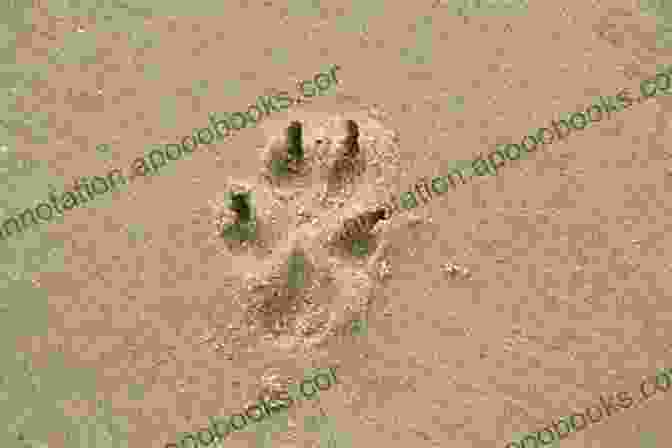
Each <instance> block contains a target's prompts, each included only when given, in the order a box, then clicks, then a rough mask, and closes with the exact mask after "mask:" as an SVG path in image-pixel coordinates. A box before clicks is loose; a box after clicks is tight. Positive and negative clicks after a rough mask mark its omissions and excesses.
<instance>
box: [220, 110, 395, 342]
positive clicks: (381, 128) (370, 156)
mask: <svg viewBox="0 0 672 448" xmlns="http://www.w3.org/2000/svg"><path fill="white" fill-rule="evenodd" d="M298 114H299V113H298V112H294V115H295V116H294V117H290V119H289V120H287V121H286V122H284V123H283V125H282V128H281V130H279V131H277V132H275V133H272V134H271V135H270V136H269V137H268V139H267V144H266V145H265V146H263V147H262V148H258V153H259V159H260V165H261V166H260V171H259V176H257V177H256V178H254V179H246V180H234V179H230V180H229V181H228V182H227V184H226V191H224V192H222V193H221V196H220V198H219V199H218V200H214V201H213V202H212V209H213V218H214V223H213V224H214V226H213V227H214V232H213V235H214V237H215V242H214V244H216V245H219V244H222V245H225V246H227V247H228V248H229V249H230V250H231V251H232V256H234V257H237V256H241V257H248V256H249V255H250V253H252V254H254V255H255V256H254V257H253V258H252V261H250V258H246V262H245V263H246V266H245V267H244V268H241V270H240V272H239V273H238V274H237V275H238V276H239V279H240V282H239V287H238V288H237V291H236V293H235V294H234V303H236V304H237V305H238V306H239V307H240V309H241V311H242V313H241V316H242V317H241V318H240V319H241V320H242V322H241V323H243V324H245V327H246V328H247V329H248V330H249V331H250V332H251V334H252V335H254V336H256V337H257V339H256V340H258V341H259V342H260V343H268V342H270V343H273V344H276V345H277V346H282V347H285V348H289V349H292V350H293V349H306V350H310V349H312V348H315V347H317V346H318V345H320V344H323V343H327V342H328V341H329V340H331V339H333V336H334V335H335V334H338V333H341V334H342V333H343V329H350V327H351V326H353V322H355V321H358V322H361V321H362V319H361V316H362V315H363V313H367V311H368V309H369V307H370V306H371V304H372V301H373V300H372V298H373V291H374V289H375V286H376V285H377V284H379V283H381V282H382V281H384V277H383V276H381V275H379V269H380V268H379V265H378V264H377V263H378V262H379V260H380V258H382V256H383V254H384V250H383V249H384V247H385V245H386V238H385V229H386V224H387V223H388V221H389V220H390V216H389V214H388V211H387V210H386V209H385V208H384V207H382V206H381V205H380V204H381V203H382V202H383V201H384V200H385V199H387V197H388V196H387V195H388V192H387V191H386V188H387V186H388V185H390V184H394V182H395V181H396V180H397V176H399V172H400V170H399V151H398V140H399V139H398V136H397V133H396V132H394V131H393V130H390V129H389V128H388V127H387V126H386V124H385V123H384V122H383V121H382V119H381V117H380V116H377V115H373V114H371V112H370V111H367V110H360V111H357V112H353V113H351V114H350V115H349V116H347V117H346V116H343V115H342V114H334V115H329V114H317V113H315V114H313V115H306V113H305V112H304V113H303V115H301V116H299V115H298ZM234 248H236V251H234V250H233V249H234ZM255 248H256V249H258V248H264V249H265V250H263V251H258V250H255ZM241 266H242V263H241ZM356 325H357V329H356V331H357V332H364V328H363V326H361V324H356ZM353 331H355V330H354V329H353Z"/></svg>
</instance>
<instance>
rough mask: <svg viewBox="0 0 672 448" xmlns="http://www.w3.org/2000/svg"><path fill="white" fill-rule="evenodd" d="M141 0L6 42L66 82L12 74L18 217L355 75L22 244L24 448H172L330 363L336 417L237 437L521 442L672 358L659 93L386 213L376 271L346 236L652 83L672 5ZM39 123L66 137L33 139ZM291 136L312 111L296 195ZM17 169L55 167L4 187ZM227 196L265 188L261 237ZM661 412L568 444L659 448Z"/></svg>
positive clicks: (8, 266) (330, 399)
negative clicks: (153, 155) (228, 207)
mask: <svg viewBox="0 0 672 448" xmlns="http://www.w3.org/2000/svg"><path fill="white" fill-rule="evenodd" d="M26 3H29V2H26ZM52 3H53V4H52ZM59 3H62V2H59ZM89 3H91V4H92V5H93V4H94V3H95V2H89ZM113 3H114V2H113ZM137 3H138V5H137V6H134V7H133V8H132V9H130V10H129V9H128V8H127V7H124V6H123V5H121V3H119V4H116V3H115V4H114V5H112V6H105V7H102V6H101V7H99V8H98V9H97V10H95V11H94V9H95V8H93V7H92V9H91V10H90V12H87V11H86V7H84V6H81V5H80V6H79V7H75V6H73V7H72V8H71V9H67V10H66V9H64V8H63V6H58V5H56V3H55V2H47V1H44V2H34V4H35V5H36V6H37V7H35V8H32V9H25V11H26V14H28V15H29V16H28V17H30V18H31V21H32V28H31V27H30V26H28V27H27V28H26V27H24V28H23V29H21V30H20V31H17V32H16V33H15V34H14V36H15V38H16V40H15V44H14V45H15V47H16V52H15V57H14V56H12V57H11V58H14V59H12V60H11V61H10V62H7V67H8V68H7V69H6V70H7V71H8V72H9V71H12V70H14V71H20V72H21V71H26V72H27V71H29V69H30V70H33V69H32V68H30V67H37V66H41V65H40V64H42V65H44V64H49V63H51V64H52V65H49V66H46V67H47V68H46V69H45V71H44V72H43V73H42V75H43V76H41V77H35V79H34V80H32V82H29V81H30V79H28V78H29V76H28V75H25V77H24V79H23V80H22V81H21V82H22V84H21V85H22V86H23V87H21V89H22V90H21V89H20V90H19V91H16V92H14V91H12V90H11V89H12V82H14V81H12V80H13V79H15V78H16V79H19V78H20V76H19V77H15V78H12V77H11V76H9V75H3V77H2V78H1V82H2V85H0V89H1V90H2V91H1V92H0V94H1V95H3V97H4V95H7V98H8V99H7V100H5V101H4V103H3V107H5V109H3V110H4V111H5V112H6V113H5V112H3V114H5V115H3V116H0V120H5V121H8V122H9V125H8V126H9V127H10V128H12V129H13V130H12V131H9V130H7V129H3V130H2V132H4V134H0V137H2V138H4V139H6V143H3V142H2V141H0V144H4V145H6V150H3V152H2V153H0V155H1V156H2V163H3V164H5V165H3V173H4V174H3V175H6V176H7V179H6V180H7V182H5V184H6V186H5V190H3V191H4V192H5V193H3V194H5V195H6V197H7V198H6V199H5V203H4V204H5V205H4V206H3V208H4V207H8V208H12V207H13V208H16V209H19V208H21V209H23V208H26V207H29V206H31V205H32V204H34V203H35V201H38V200H44V199H45V198H46V197H47V193H48V191H49V185H50V184H52V185H54V186H55V187H56V188H60V189H62V188H63V186H64V185H66V184H71V183H72V179H74V178H76V177H78V176H93V175H104V173H106V172H107V171H109V170H110V169H113V168H123V169H124V170H128V169H129V167H130V166H131V162H132V161H133V160H134V159H136V158H137V157H142V156H143V155H145V154H147V153H148V152H149V151H150V150H151V149H152V148H154V147H157V146H156V145H158V144H161V143H170V142H176V141H178V139H181V138H182V137H183V136H185V135H187V134H190V133H192V132H194V130H197V129H198V128H203V127H205V126H207V125H208V114H210V113H215V114H217V116H218V117H223V116H224V114H225V113H227V112H228V113H233V112H237V111H243V110H245V109H246V108H247V107H248V105H250V104H254V102H255V101H257V98H258V97H259V96H261V95H271V94H273V93H274V92H277V91H283V90H284V91H287V92H289V93H290V94H291V96H292V97H296V96H297V95H299V93H300V90H299V87H298V83H300V82H301V81H303V80H310V79H313V78H314V76H315V75H317V74H318V73H320V72H324V73H328V72H329V70H330V68H331V67H333V66H334V65H337V66H338V67H339V69H338V71H337V73H336V76H337V78H338V83H337V84H334V85H332V86H331V87H330V88H329V89H327V90H325V91H324V92H323V93H322V94H320V95H316V96H314V97H312V98H309V99H305V100H304V101H302V102H301V103H300V104H296V105H293V106H292V107H290V108H288V109H286V110H282V111H276V112H272V113H271V114H270V115H269V116H267V117H265V118H264V119H263V120H261V121H260V122H259V123H258V124H257V125H256V126H254V127H250V128H247V129H243V130H241V131H239V132H237V133H236V134H235V135H234V136H232V137H229V138H227V139H225V140H223V141H220V142H218V143H217V144H212V145H207V147H206V146H201V147H199V149H198V150H197V151H195V152H194V153H193V154H192V155H190V156H186V157H184V158H183V159H181V160H177V161H170V162H169V163H168V164H167V165H166V166H165V167H163V168H161V169H160V171H159V172H158V173H157V174H156V175H152V176H148V177H147V178H138V179H135V180H134V181H133V182H132V184H131V185H130V186H128V187H126V188H124V189H123V190H122V191H119V192H116V193H114V194H109V195H106V196H104V197H101V198H100V199H99V200H98V201H96V203H95V204H92V205H89V206H87V207H81V208H77V209H74V210H72V211H71V212H70V213H69V214H68V215H67V216H65V217H64V218H62V219H59V220H57V221H55V222H52V223H48V224H46V223H45V224H41V225H40V226H36V227H34V228H32V229H31V230H27V231H26V234H25V235H24V236H23V237H19V238H16V239H12V240H11V241H7V242H2V241H0V243H1V244H2V247H1V248H0V251H1V252H2V260H3V270H2V274H3V276H2V287H3V288H4V291H3V294H2V295H3V297H2V299H0V328H1V329H0V336H2V337H1V338H0V339H2V341H3V342H2V350H3V352H2V354H1V355H2V363H0V375H1V376H2V378H1V380H2V381H1V382H0V397H2V398H3V400H4V401H3V400H0V404H1V405H0V408H3V410H2V411H0V428H5V427H7V428H9V430H8V431H7V433H6V434H1V433H2V432H3V431H0V445H1V446H3V447H5V446H7V447H13V446H17V447H18V446H24V444H25V446H30V445H29V443H32V446H35V447H37V446H49V447H50V448H52V447H53V448H61V447H63V448H65V447H73V446H82V447H85V446H86V447H89V448H94V447H95V448H98V447H156V448H161V447H164V446H165V445H166V444H169V443H179V439H180V438H181V437H182V436H183V435H185V434H187V433H190V432H195V431H198V430H199V429H202V428H204V427H206V426H207V425H208V423H209V422H208V418H209V417H212V416H228V415H231V414H234V413H237V412H239V411H240V410H242V409H244V408H245V407H246V406H248V405H249V404H251V403H253V402H255V401H258V400H259V399H260V397H261V396H263V395H264V394H265V393H266V392H268V391H269V390H273V389H274V388H275V389H278V390H280V389H282V387H283V384H287V383H289V382H292V381H300V380H301V379H303V378H304V377H310V376H311V375H312V373H311V372H314V369H326V368H328V367H330V366H337V371H338V377H339V381H340V384H337V385H336V386H334V387H332V388H331V389H329V390H327V391H323V392H320V394H319V402H318V401H317V400H312V401H311V400H304V401H303V402H301V403H300V404H299V405H298V406H294V407H292V408H291V409H289V410H288V412H287V413H286V414H283V415H280V416H278V417H277V418H274V419H273V420H272V421H273V422H274V423H273V424H271V423H269V422H267V423H263V422H262V423H255V424H251V425H250V426H249V428H248V429H246V430H245V431H239V432H235V433H234V434H232V435H231V436H230V437H229V438H228V439H227V440H226V441H225V442H224V446H226V447H262V446H273V447H279V448H290V447H313V446H318V444H319V446H322V447H328V446H329V447H338V448H342V447H345V446H348V447H350V446H352V447H364V446H372V447H373V446H375V447H389V448H394V447H409V446H412V447H417V448H422V447H452V446H460V447H474V448H479V447H497V448H503V447H504V446H505V445H506V444H507V443H508V442H510V441H512V440H520V438H522V436H523V435H525V434H527V433H530V432H533V431H537V430H540V429H542V428H543V427H545V426H547V425H549V424H551V423H552V422H553V421H555V420H557V419H560V418H562V417H565V416H567V415H569V414H571V413H572V412H575V411H582V410H585V408H586V407H588V406H591V405H594V404H595V403H599V397H600V394H613V393H616V392H619V391H624V390H629V391H633V390H634V391H636V390H637V388H638V385H639V384H640V382H641V380H642V378H643V377H645V376H650V375H654V374H655V373H656V372H657V371H658V369H662V368H672V356H671V355H670V348H671V347H672V317H671V316H672V314H671V313H672V304H671V303H672V302H670V297H672V294H670V293H668V292H667V289H668V288H669V287H670V286H669V285H668V283H670V278H672V277H670V270H671V268H672V263H671V262H670V259H669V256H668V255H669V252H670V248H672V237H670V236H668V233H670V232H669V230H670V229H671V227H670V224H669V223H670V222H672V199H671V198H672V195H669V194H670V193H671V192H672V177H670V173H672V163H671V161H670V145H669V144H668V143H669V141H670V136H671V134H670V131H668V120H669V118H668V117H669V114H670V111H671V110H672V102H671V101H672V100H670V98H668V97H666V96H664V95H661V96H660V98H656V99H655V100H650V101H648V102H646V103H645V104H639V105H637V106H636V107H632V109H629V110H627V111H623V112H619V113H616V114H613V115H612V118H611V119H610V120H608V121H607V120H605V121H603V122H601V123H597V124H592V125H591V126H590V127H588V128H587V129H585V130H583V131H574V132H573V133H572V134H571V135H570V136H569V137H568V138H567V139H565V140H564V141H562V142H556V143H554V144H553V145H550V146H548V147H546V148H544V149H542V150H539V151H537V152H536V153H534V154H533V155H530V156H529V157H526V158H524V160H519V161H516V162H511V163H510V164H509V166H507V167H506V168H504V169H502V170H500V173H499V175H498V176H484V177H481V178H475V179H471V180H470V181H469V183H467V184H466V185H461V186H460V187H459V188H457V189H455V190H454V191H450V192H448V193H447V194H445V195H443V196H442V197H439V198H434V199H433V200H432V201H431V202H429V203H427V204H426V205H422V204H421V205H420V206H419V207H417V208H416V209H413V210H407V211H403V212H401V213H398V214H396V215H394V216H393V217H392V218H391V219H389V220H384V221H382V222H379V223H375V226H373V224H372V227H373V228H372V229H371V230H372V232H371V235H368V236H367V237H366V238H367V241H366V242H367V244H368V246H367V247H368V249H366V251H365V253H364V254H363V255H362V254H359V255H358V254H356V253H355V252H356V251H353V250H352V248H351V247H350V246H348V244H350V243H348V242H347V241H346V242H343V241H340V242H339V241H335V240H334V235H338V232H339V230H341V229H342V227H341V226H342V223H343V221H344V220H346V219H348V218H352V217H356V216H358V215H359V214H362V213H365V212H366V211H367V210H368V211H371V210H373V209H375V207H376V205H377V204H380V203H381V201H386V200H388V199H389V194H390V193H392V194H397V195H398V194H400V193H401V192H404V191H408V190H411V189H412V188H413V185H414V184H415V183H416V181H417V180H418V179H419V178H422V177H427V178H430V179H431V178H432V177H433V176H436V175H440V174H447V172H448V171H449V170H450V169H451V167H454V166H455V165H456V164H458V163H459V161H461V160H469V159H472V158H474V157H476V156H477V155H478V154H487V153H488V152H490V151H493V150H494V149H495V148H496V146H497V145H499V144H502V143H509V142H519V141H520V139H521V138H522V137H523V136H525V135H527V134H529V133H532V132H536V130H537V129H538V128H540V127H544V126H546V125H548V124H549V122H550V121H551V120H553V119H558V118H565V117H566V115H567V114H570V113H573V112H576V111H582V110H585V109H586V108H587V107H588V106H589V105H590V104H592V103H594V102H595V101H596V98H598V97H599V96H600V95H611V96H613V95H616V93H617V92H618V91H619V90H620V89H622V88H626V87H627V88H629V89H630V90H631V91H632V92H634V94H635V95H638V94H639V83H640V81H641V80H642V79H644V78H645V77H651V76H654V75H655V73H657V72H659V71H661V70H662V68H663V67H664V66H669V65H670V64H672V51H671V50H670V49H669V48H666V47H665V45H666V44H665V41H664V37H665V35H664V31H665V30H664V27H665V23H666V22H665V21H666V20H667V21H668V23H669V20H670V17H669V16H668V17H667V18H666V17H665V16H664V15H663V13H664V12H665V11H663V10H662V9H661V10H660V11H658V10H655V8H654V9H652V8H649V9H647V10H646V11H648V12H649V13H648V14H644V12H646V11H645V10H644V9H641V8H640V7H639V6H638V5H637V2H634V1H625V0H610V1H609V2H606V1H605V2H602V1H590V2H589V1H578V0H569V1H566V2H554V1H550V0H539V1H533V2H529V3H530V4H529V6H527V7H522V6H516V7H515V8H513V9H509V10H508V11H509V13H508V14H507V13H506V11H507V9H506V8H504V7H501V6H498V7H492V8H490V9H488V8H486V7H483V8H482V9H480V10H477V9H475V7H465V8H463V10H462V15H458V9H459V8H458V7H457V6H456V5H457V4H463V3H470V2H450V1H444V0H439V1H434V0H427V1H419V2H392V1H387V2H383V1H382V0H370V1H366V0H364V1H361V2H344V1H341V0H333V1H332V0H329V1H322V2H311V1H308V0H305V1H303V0H301V1H300V0H292V1H287V2H280V1H265V2H261V1H258V2H248V1H242V0H241V1H236V2H226V5H225V6H222V4H221V3H222V2H221V0H220V1H219V2H215V1H214V0H213V1H207V2H206V1H203V2H202V3H203V4H202V5H198V4H193V5H192V4H191V3H198V2H186V3H184V4H182V3H181V4H179V5H178V4H175V5H173V4H172V3H170V2H168V3H166V5H162V4H161V5H160V4H158V2H157V5H154V4H153V3H152V2H150V1H142V2H137ZM471 3H473V2H471ZM483 3H496V2H494V1H491V2H485V1H484V2H483ZM503 3H506V2H503ZM509 3H513V2H509ZM517 3H520V2H517ZM523 3H524V2H523ZM84 4H88V3H87V2H82V5H84ZM106 4H107V3H106ZM206 4H207V5H206ZM120 5H121V6H120ZM2 8H6V6H2ZM661 11H662V12H661ZM143 14H144V16H143ZM661 27H662V28H661ZM11 33H12V32H10V34H11ZM661 36H662V37H661ZM59 49H61V50H62V51H61V53H59V51H58V50H59ZM2 57H3V58H9V56H6V55H4V53H3V56H2ZM11 58H10V59H11ZM3 73H4V72H3ZM10 100H11V101H14V100H15V103H13V104H14V105H11V104H10ZM27 114H33V115H34V116H35V117H37V118H40V119H44V120H45V122H44V123H42V124H40V125H36V124H35V123H32V124H25V123H24V124H21V123H20V119H21V117H24V118H25V117H26V116H28V115H27ZM31 116H32V115H31ZM3 117H4V118H3ZM17 117H18V118H17ZM346 119H351V120H353V121H354V122H356V123H357V124H358V126H359V133H360V135H359V143H360V152H359V153H358V155H357V157H358V159H357V161H356V163H357V164H359V165H357V166H358V167H359V168H358V170H355V171H353V173H352V175H351V176H349V175H344V177H339V176H340V174H338V173H337V172H336V171H338V170H336V168H334V166H335V165H334V164H335V163H337V161H338V160H340V159H339V158H342V157H345V156H344V151H345V149H344V147H343V146H342V145H341V146H339V142H342V141H343V139H344V138H345V134H344V132H345V131H344V128H343V123H344V121H343V120H346ZM291 121H299V122H301V123H302V124H303V141H304V149H305V153H306V164H307V165H306V166H305V167H304V168H306V170H305V171H303V172H301V174H300V175H299V174H297V175H292V176H289V177H286V178H281V179H273V176H272V175H269V169H268V166H269V163H270V162H268V161H269V160H270V158H272V157H273V151H278V150H277V147H279V146H278V145H281V143H282V139H281V137H282V135H283V134H282V133H283V129H284V128H285V127H287V126H288V125H289V123H290V122H291ZM31 126H32V127H31ZM39 126H42V127H39ZM36 135H38V136H41V139H38V138H37V137H36ZM101 144H109V145H110V146H109V150H108V151H107V152H104V151H101V150H97V149H96V147H97V146H98V145H101ZM274 145H275V146H274ZM274 148H276V149H274ZM280 152H282V151H280ZM10 161H29V162H27V163H33V164H39V166H40V168H39V169H37V168H36V169H34V170H33V171H31V172H30V173H29V174H27V175H23V174H21V173H23V171H19V170H20V169H22V168H20V167H19V165H18V162H17V163H15V164H14V165H12V166H13V167H14V168H12V169H13V170H15V171H12V172H9V173H7V172H5V171H6V169H8V168H7V166H9V165H8V164H9V163H10ZM11 163H14V162H11ZM353 166H354V162H353ZM13 173H15V174H13ZM230 188H239V189H243V190H245V191H250V192H252V195H253V198H254V209H255V211H256V215H257V218H258V220H257V228H256V231H257V239H256V240H255V241H253V242H251V243H239V242H234V241H230V240H227V239H223V238H220V237H218V236H217V232H216V231H217V222H219V223H220V224H221V223H225V222H228V221H227V220H229V221H230V220H232V219H234V218H233V217H232V216H230V215H227V214H226V212H225V211H223V210H222V207H223V204H225V203H226V194H227V192H228V191H229V190H230ZM668 195H669V196H668ZM668 204H669V205H668ZM13 208H12V210H14V209H13ZM11 214H12V213H10V211H8V210H6V211H5V214H4V216H5V217H7V216H9V215H11ZM218 220H219V221H218ZM50 248H51V249H50ZM50 251H51V252H50ZM48 254H52V255H53V256H52V255H49V256H48ZM451 265H452V266H453V268H451ZM297 266H298V267H297ZM297 269H298V270H299V271H300V272H298V273H297V271H296V270H297ZM361 321H363V322H364V324H363V327H361V328H360V331H359V332H357V333H356V334H351V333H352V332H351V331H350V329H349V328H350V326H351V325H352V323H353V322H360V324H359V325H361ZM5 360H6V361H5ZM26 366H27V367H26ZM24 367H25V368H24ZM2 403H4V404H2ZM670 409H672V391H670V392H669V393H668V394H663V393H659V396H657V397H655V398H654V399H652V400H650V401H649V402H647V403H646V404H645V405H641V406H637V407H636V409H635V408H633V409H630V410H628V411H623V412H620V413H619V414H618V415H613V416H611V417H609V418H605V419H604V420H603V421H602V422H601V423H599V424H593V425H591V426H590V427H588V428H586V429H584V430H583V431H581V432H579V433H576V434H572V435H570V436H569V437H568V438H567V439H565V440H563V441H561V442H559V445H561V446H562V448H572V447H591V448H596V447H612V446H623V447H626V446H627V447H630V446H633V447H634V446H641V447H644V448H653V447H662V446H668V445H669V440H671V439H670V436H671V435H672V432H671V430H670V425H669V424H667V425H666V424H665V422H667V421H669V415H670ZM276 423H277V424H276ZM19 433H20V434H21V436H19V435H17V434H19ZM66 433H67V434H69V435H68V436H67V437H70V439H69V440H67V439H66ZM19 438H22V439H23V440H18V439H19ZM330 439H331V440H332V441H331V442H329V440H330ZM555 443H557V442H555ZM656 443H657V444H656ZM184 446H185V448H186V447H190V446H191V445H190V444H189V443H187V444H185V445H184ZM528 446H529V445H526V448H527V447H528ZM553 446H554V447H555V446H556V445H553Z"/></svg>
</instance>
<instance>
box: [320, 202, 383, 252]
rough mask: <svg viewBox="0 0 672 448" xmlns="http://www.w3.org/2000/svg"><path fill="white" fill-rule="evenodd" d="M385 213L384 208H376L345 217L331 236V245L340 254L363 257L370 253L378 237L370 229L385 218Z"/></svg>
mask: <svg viewBox="0 0 672 448" xmlns="http://www.w3.org/2000/svg"><path fill="white" fill-rule="evenodd" d="M386 215H387V213H386V211H385V209H383V208H378V209H375V210H367V211H365V212H363V213H360V214H358V215H356V216H355V217H353V218H349V219H346V220H345V221H344V222H343V224H342V226H341V227H340V228H339V229H338V230H337V231H336V232H334V234H333V235H332V236H331V238H330V240H331V242H332V247H333V248H334V249H336V251H337V252H340V255H342V256H343V255H345V256H354V257H357V258H363V257H366V256H368V255H370V254H372V253H373V252H374V251H375V250H376V248H377V247H378V244H379V238H378V236H377V235H375V234H373V233H372V230H373V228H374V227H375V225H376V224H377V223H378V222H380V221H383V220H385V219H386Z"/></svg>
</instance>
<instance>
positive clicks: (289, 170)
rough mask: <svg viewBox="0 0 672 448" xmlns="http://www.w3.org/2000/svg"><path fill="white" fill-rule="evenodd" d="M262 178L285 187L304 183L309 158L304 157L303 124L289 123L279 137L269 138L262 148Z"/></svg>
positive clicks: (308, 172)
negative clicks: (263, 166) (263, 171)
mask: <svg viewBox="0 0 672 448" xmlns="http://www.w3.org/2000/svg"><path fill="white" fill-rule="evenodd" d="M264 165H265V167H266V170H265V171H266V172H265V173H264V176H263V177H264V178H265V179H266V180H267V181H268V182H269V183H271V184H272V185H274V186H277V187H287V186H297V184H298V185H302V184H303V183H305V182H304V181H305V178H306V177H307V176H308V175H309V174H310V165H311V164H310V160H309V159H308V158H306V154H305V145H304V141H303V124H302V123H301V122H300V121H296V120H294V121H292V122H290V123H289V125H288V126H287V128H285V132H284V134H283V135H282V136H281V137H274V138H272V139H271V141H270V143H269V144H268V146H267V147H266V148H265V149H264Z"/></svg>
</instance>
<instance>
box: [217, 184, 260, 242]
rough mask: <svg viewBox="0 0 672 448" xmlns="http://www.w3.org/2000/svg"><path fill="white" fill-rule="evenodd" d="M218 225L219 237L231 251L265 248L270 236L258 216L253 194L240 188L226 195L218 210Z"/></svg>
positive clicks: (234, 188) (236, 187)
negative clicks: (267, 238) (267, 237)
mask: <svg viewBox="0 0 672 448" xmlns="http://www.w3.org/2000/svg"><path fill="white" fill-rule="evenodd" d="M216 225H217V233H218V235H219V237H220V238H222V239H223V240H224V241H225V242H226V244H227V246H228V248H229V250H231V251H240V250H245V249H248V248H251V247H254V248H258V249H260V248H263V247H264V245H265V240H266V238H265V236H268V235H267V232H266V230H267V229H266V225H265V223H264V222H263V221H262V220H261V219H259V216H258V215H257V210H256V205H255V201H254V195H253V192H252V191H251V190H250V189H248V188H241V187H240V186H234V187H232V188H231V190H230V191H228V192H227V193H226V194H225V198H224V201H223V203H222V204H221V205H220V206H219V208H218V210H217V220H216Z"/></svg>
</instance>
